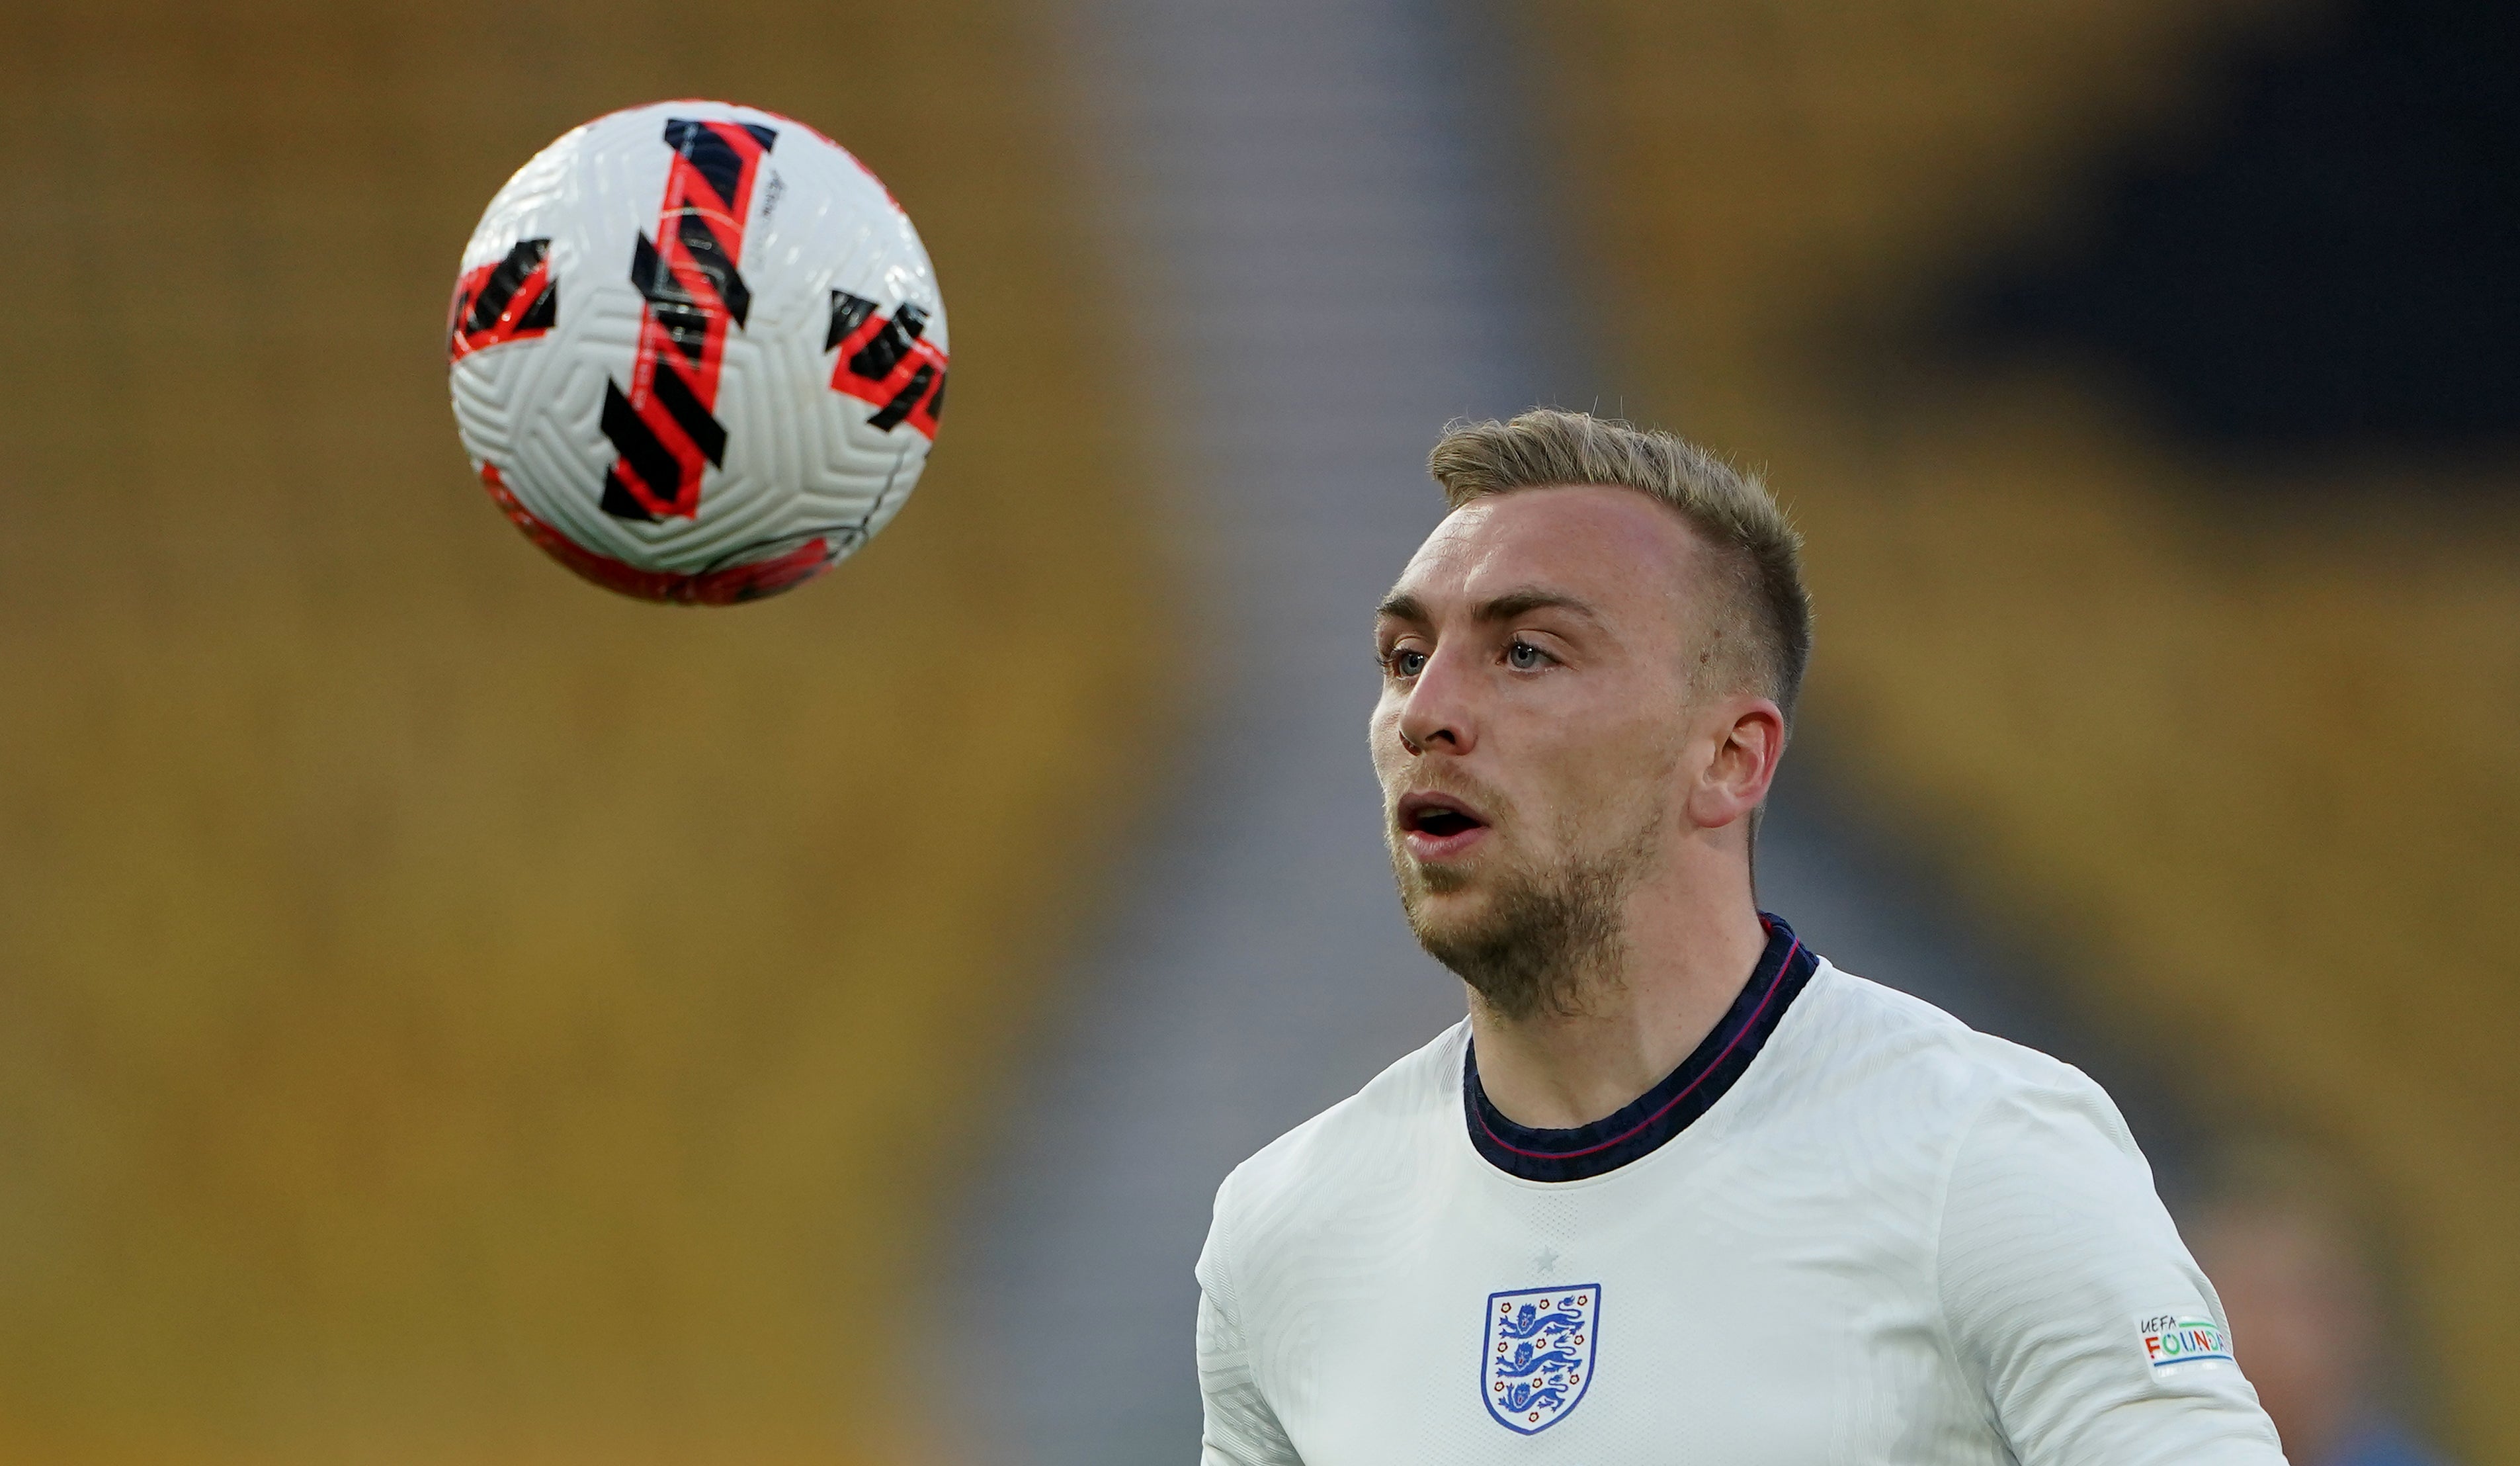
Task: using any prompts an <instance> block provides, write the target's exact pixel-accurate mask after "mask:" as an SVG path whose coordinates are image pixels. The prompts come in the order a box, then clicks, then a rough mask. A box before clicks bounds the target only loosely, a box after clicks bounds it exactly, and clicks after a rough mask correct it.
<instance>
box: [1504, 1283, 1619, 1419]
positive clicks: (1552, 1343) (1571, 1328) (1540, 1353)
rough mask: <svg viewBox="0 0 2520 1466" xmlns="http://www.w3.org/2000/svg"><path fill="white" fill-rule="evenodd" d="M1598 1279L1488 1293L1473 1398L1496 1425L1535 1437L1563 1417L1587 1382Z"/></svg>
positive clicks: (1595, 1336) (1590, 1374)
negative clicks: (1565, 1285) (1476, 1394)
mask: <svg viewBox="0 0 2520 1466" xmlns="http://www.w3.org/2000/svg"><path fill="white" fill-rule="evenodd" d="M1600 1316H1601V1285H1600V1284H1598V1283H1579V1284H1576V1285H1575V1286H1573V1287H1568V1288H1523V1289H1519V1290H1517V1291H1515V1292H1512V1293H1491V1294H1489V1295H1488V1326H1487V1338H1486V1341H1485V1342H1484V1343H1483V1344H1482V1345H1481V1347H1480V1351H1479V1352H1480V1358H1479V1398H1480V1399H1481V1400H1482V1401H1484V1402H1485V1403H1486V1405H1487V1407H1488V1413H1489V1414H1490V1415H1493V1416H1495V1417H1496V1421H1497V1424H1499V1425H1502V1426H1504V1427H1505V1428H1506V1429H1508V1430H1509V1431H1515V1432H1519V1433H1520V1434H1522V1435H1525V1436H1536V1435H1538V1434H1540V1433H1541V1432H1542V1431H1545V1430H1547V1429H1549V1428H1550V1427H1551V1426H1553V1425H1555V1424H1556V1423H1557V1422H1559V1421H1561V1420H1563V1419H1565V1418H1566V1415H1567V1412H1568V1411H1570V1410H1573V1409H1574V1408H1575V1405H1576V1402H1577V1401H1579V1400H1581V1399H1582V1398H1583V1397H1584V1392H1585V1391H1587V1390H1589V1389H1591V1388H1592V1387H1593V1351H1594V1348H1595V1345H1596V1344H1597V1342H1598V1332H1599V1331H1598V1329H1596V1328H1595V1327H1594V1325H1595V1324H1596V1323H1598V1321H1599V1320H1600Z"/></svg>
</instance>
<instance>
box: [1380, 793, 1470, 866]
mask: <svg viewBox="0 0 2520 1466" xmlns="http://www.w3.org/2000/svg"><path fill="white" fill-rule="evenodd" d="M1393 814H1394V816H1395V818H1396V819H1397V821H1398V823H1399V826H1400V833H1401V836H1402V838H1403V839H1404V840H1405V841H1406V842H1407V844H1408V846H1409V848H1410V850H1411V852H1412V853H1414V854H1416V855H1418V857H1419V858H1420V859H1425V858H1430V857H1440V856H1443V855H1448V854H1452V853H1455V852H1457V851H1459V850H1462V849H1464V848H1468V847H1469V845H1470V844H1471V843H1472V842H1473V841H1475V840H1476V839H1477V838H1478V836H1479V835H1480V834H1481V833H1482V832H1483V831H1485V830H1486V829H1487V828H1488V822H1487V821H1486V820H1484V819H1481V818H1480V817H1479V814H1478V811H1477V810H1475V809H1472V808H1471V807H1470V806H1469V805H1468V804H1465V803H1463V802H1462V801H1460V800H1457V799H1455V798H1453V797H1452V796H1451V795H1446V794H1413V795H1408V796H1405V797H1403V798H1402V800H1401V801H1400V804H1399V807H1398V808H1397V809H1395V810H1394V811H1393Z"/></svg>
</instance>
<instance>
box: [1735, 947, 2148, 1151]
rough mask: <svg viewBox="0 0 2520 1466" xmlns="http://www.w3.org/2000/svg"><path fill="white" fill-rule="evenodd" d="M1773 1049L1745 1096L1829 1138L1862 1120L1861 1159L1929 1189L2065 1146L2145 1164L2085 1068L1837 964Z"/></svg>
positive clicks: (1790, 1124) (1781, 1119)
mask: <svg viewBox="0 0 2520 1466" xmlns="http://www.w3.org/2000/svg"><path fill="white" fill-rule="evenodd" d="M1771 1047H1772V1048H1773V1049H1775V1050H1777V1051H1778V1053H1777V1057H1778V1061H1779V1062H1778V1064H1777V1065H1776V1066H1775V1070H1774V1072H1773V1073H1772V1074H1771V1075H1770V1076H1768V1077H1767V1080H1766V1082H1765V1084H1764V1085H1762V1086H1760V1087H1761V1088H1762V1090H1763V1094H1762V1095H1761V1096H1760V1098H1759V1099H1756V1100H1753V1102H1752V1104H1751V1105H1750V1106H1747V1107H1745V1108H1749V1109H1758V1110H1764V1111H1766V1112H1768V1114H1769V1115H1771V1116H1772V1117H1773V1118H1774V1120H1775V1122H1777V1123H1778V1124H1780V1125H1782V1126H1784V1127H1786V1128H1787V1129H1792V1128H1796V1122H1800V1127H1802V1128H1810V1127H1814V1126H1817V1127H1820V1128H1821V1129H1823V1130H1824V1131H1826V1132H1828V1133H1829V1134H1831V1135H1834V1136H1836V1137H1838V1138H1837V1140H1836V1141H1835V1142H1834V1144H1836V1145H1841V1146H1842V1145H1843V1144H1844V1140H1845V1137H1847V1136H1850V1135H1853V1134H1856V1133H1859V1132H1860V1133H1861V1135H1862V1136H1863V1137H1864V1150H1865V1152H1866V1154H1867V1156H1868V1158H1869V1160H1868V1163H1867V1165H1868V1168H1875V1169H1882V1170H1888V1171H1897V1172H1900V1173H1904V1174H1906V1175H1909V1176H1911V1177H1913V1179H1914V1180H1915V1181H1916V1182H1918V1183H1920V1184H1924V1185H1927V1186H1930V1187H1932V1188H1934V1189H1935V1190H1937V1191H1939V1190H1941V1189H1942V1188H1943V1186H1944V1185H1945V1184H1946V1183H1947V1182H1948V1181H1949V1180H1950V1178H1952V1176H1953V1174H1954V1172H1955V1169H1956V1168H1960V1167H1961V1166H1962V1165H1963V1163H1964V1162H1965V1161H1968V1160H1970V1159H1971V1158H1977V1159H1979V1160H1981V1161H1983V1162H1987V1163H1991V1164H1993V1165H1995V1166H1996V1167H1997V1168H2004V1167H2006V1166H2015V1167H2027V1168H2031V1169H2044V1168H2046V1166H2047V1162H2048V1161H2053V1162H2056V1163H2058V1164H2063V1162H2064V1161H2065V1158H2066V1157H2068V1156H2076V1157H2081V1158H2085V1159H2090V1158H2093V1157H2095V1156H2103V1155H2104V1156H2107V1157H2109V1158H2111V1159H2112V1160H2114V1161H2129V1162H2133V1163H2134V1164H2135V1165H2137V1166H2138V1167H2139V1166H2140V1165H2141V1164H2142V1163H2141V1158H2140V1156H2139V1154H2138V1151H2137V1149H2136V1145H2135V1141H2134V1138H2133V1136H2131V1135H2130V1134H2129V1133H2128V1132H2127V1128H2126V1123H2125V1122H2124V1121H2123V1120H2122V1119H2120V1118H2119V1115H2118V1110H2117V1106H2116V1105H2114V1104H2113V1103H2111V1102H2110V1100H2109V1097H2108V1095H2107V1093H2106V1092H2105V1091H2103V1090H2102V1089H2101V1087H2100V1086H2099V1085H2098V1084H2097V1083H2096V1082H2094V1081H2093V1079H2092V1078H2091V1077H2089V1076H2088V1075H2085V1074H2084V1073H2083V1072H2082V1071H2081V1070H2079V1069H2076V1068H2075V1067H2074V1066H2073V1065H2071V1064H2067V1063H2065V1062H2063V1061H2062V1060H2059V1059H2055V1058H2051V1057H2049V1056H2048V1055H2047V1054H2043V1053H2041V1052H2039V1051H2038V1050H2036V1049H2033V1048H2029V1047H2026V1046H2024V1045H2022V1044H2018V1043H2014V1042H2011V1041H2010V1040H2008V1039H2003V1038H1999V1037H1997V1036H1995V1035H1994V1034H1992V1033H1982V1032H1979V1031H1976V1030H1974V1029H1972V1028H1970V1027H1969V1026H1968V1025H1966V1024H1964V1023H1961V1022H1960V1021H1959V1020H1958V1019H1957V1018H1954V1017H1952V1016H1951V1015H1950V1014H1948V1013H1945V1012H1944V1011H1942V1010H1941V1009H1940V1008H1937V1007H1935V1006H1934V1005H1932V1004H1931V1003H1928V1002H1925V1001H1923V1000H1922V999H1919V998H1915V997H1911V996H1909V995H1908V994H1906V993H1904V992H1899V991H1896V990H1894V989H1892V988H1889V987H1884V986H1882V985H1880V984H1878V983H1873V982H1869V981H1868V980H1866V979H1864V978H1860V977H1857V976H1855V975H1854V974H1852V973H1849V972H1846V971H1843V970H1842V969H1839V968H1837V967H1834V966H1829V965H1823V967H1822V969H1821V971H1820V973H1819V974H1818V975H1817V976H1816V977H1815V978H1814V979H1813V980H1812V983H1811V985H1810V986H1809V987H1808V988H1807V989H1805V991H1804V993H1803V995H1802V997H1801V998H1800V999H1799V1000H1798V1001H1797V1002H1796V1003H1795V1005H1794V1008H1793V1010H1792V1011H1791V1012H1789V1013H1788V1014H1787V1015H1786V1020H1785V1026H1784V1027H1783V1028H1781V1029H1780V1031H1779V1033H1778V1039H1777V1040H1772V1043H1771ZM2041 1144H2045V1145H2047V1146H2048V1154H2047V1155H2046V1156H2045V1157H2044V1158H2043V1156H2042V1155H2041V1154H2040V1153H2039V1152H2038V1147H2039V1146H2040V1145H2041ZM1977 1169H1978V1168H1974V1167H1973V1168H1970V1171H1971V1173H1976V1172H1977ZM2148 1179H2149V1178H2148V1176H2147V1181H2148Z"/></svg>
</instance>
